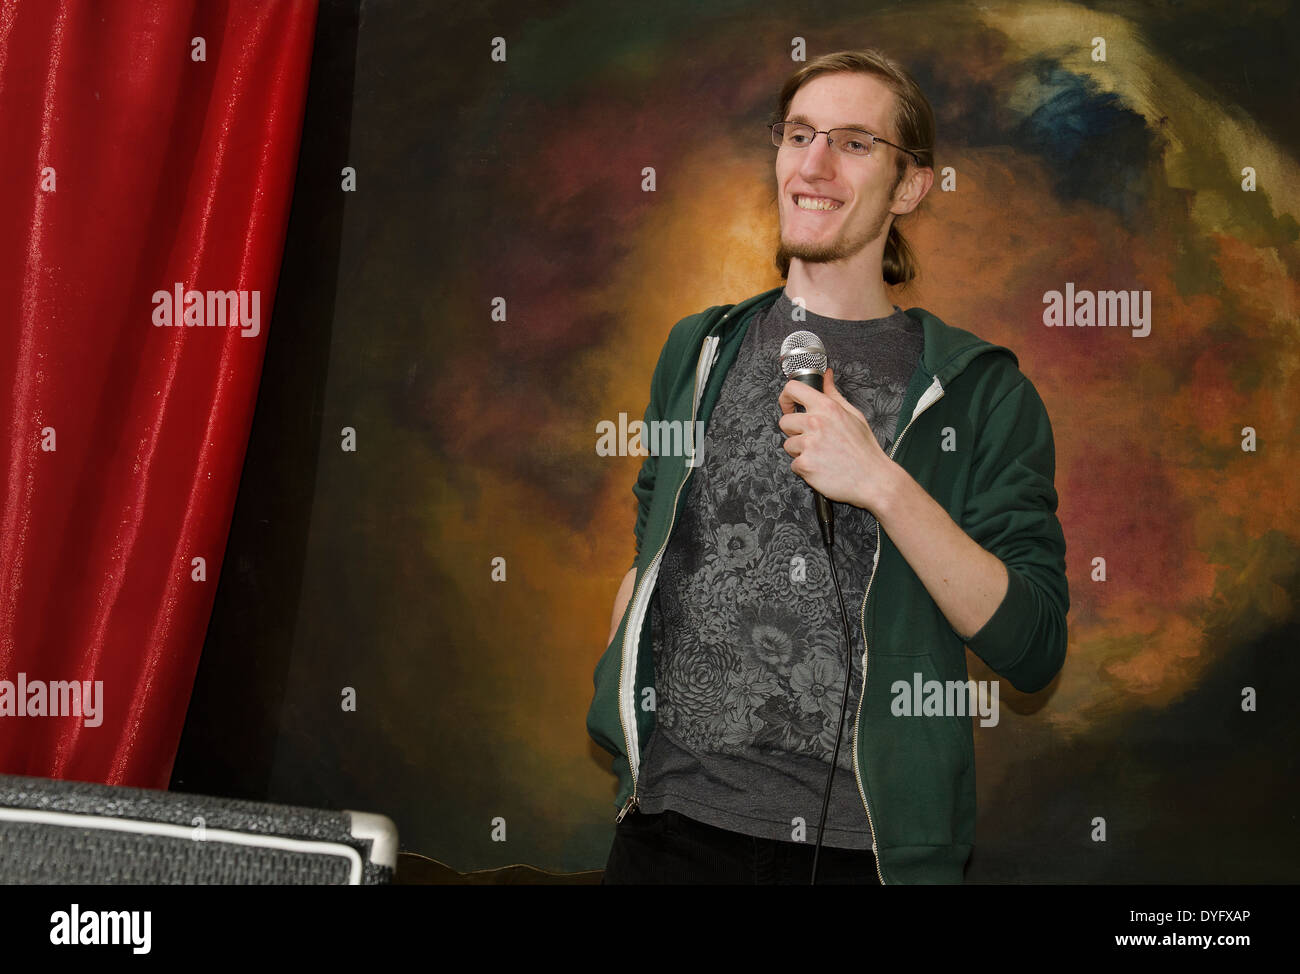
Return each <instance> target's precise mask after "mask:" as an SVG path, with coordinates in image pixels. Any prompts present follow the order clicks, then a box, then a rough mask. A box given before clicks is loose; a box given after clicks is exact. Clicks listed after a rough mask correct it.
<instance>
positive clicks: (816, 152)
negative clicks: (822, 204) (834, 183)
mask: <svg viewBox="0 0 1300 974" xmlns="http://www.w3.org/2000/svg"><path fill="white" fill-rule="evenodd" d="M834 154H835V150H834V149H833V148H832V147H831V137H830V136H829V135H827V134H826V133H825V132H819V133H817V134H816V135H814V136H813V137H812V141H811V142H809V143H808V145H806V146H804V147H803V148H802V149H800V150H799V175H800V176H803V177H804V178H805V179H808V178H811V177H815V176H820V177H821V178H826V174H827V173H830V172H831V171H832V170H833V168H834V167H833V166H832V165H831V158H832V156H834Z"/></svg>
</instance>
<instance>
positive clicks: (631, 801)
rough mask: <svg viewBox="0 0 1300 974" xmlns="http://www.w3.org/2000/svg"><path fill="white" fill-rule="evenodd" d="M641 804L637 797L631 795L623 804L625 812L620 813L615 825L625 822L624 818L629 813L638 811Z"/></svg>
mask: <svg viewBox="0 0 1300 974" xmlns="http://www.w3.org/2000/svg"><path fill="white" fill-rule="evenodd" d="M640 804H641V800H640V799H639V798H637V797H636V795H629V796H628V799H627V801H626V802H624V804H623V810H622V811H621V812H619V813H618V818H616V819H614V824H615V825H617V824H618V823H619V822H621V821H623V817H624V816H625V815H627V813H628V812H634V811H636V809H637V806H639V805H640Z"/></svg>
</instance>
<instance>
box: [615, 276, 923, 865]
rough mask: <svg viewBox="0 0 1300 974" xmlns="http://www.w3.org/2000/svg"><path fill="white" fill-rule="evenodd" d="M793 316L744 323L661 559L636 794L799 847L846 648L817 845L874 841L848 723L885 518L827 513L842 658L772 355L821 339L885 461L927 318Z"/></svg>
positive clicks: (809, 834) (812, 836) (655, 804)
mask: <svg viewBox="0 0 1300 974" xmlns="http://www.w3.org/2000/svg"><path fill="white" fill-rule="evenodd" d="M793 308H794V305H793V304H792V302H791V301H790V299H789V297H788V296H787V295H786V293H785V292H784V291H783V292H782V293H781V295H780V297H779V298H778V299H777V301H776V303H775V304H773V305H772V307H771V308H769V309H768V310H767V311H765V312H762V313H760V314H759V315H758V316H757V317H756V318H755V320H754V321H752V322H751V323H750V326H749V330H748V331H747V332H746V334H745V337H744V340H743V342H742V344H741V347H740V351H739V354H738V357H737V359H736V362H735V363H734V365H733V366H732V367H731V369H730V370H729V371H728V373H727V375H726V378H725V379H724V381H723V385H722V390H721V393H720V397H719V399H718V403H717V406H716V408H715V409H714V411H713V413H712V415H711V417H710V419H709V423H708V427H707V429H706V430H705V434H704V450H703V463H702V464H701V465H700V466H699V467H698V468H696V469H695V471H694V472H693V473H692V474H691V480H690V482H689V484H688V486H687V488H686V490H687V496H686V500H685V503H684V505H683V510H682V512H681V514H680V515H679V519H678V521H677V523H676V524H675V525H674V528H673V532H672V535H671V537H670V538H669V541H668V545H667V548H666V550H665V551H664V555H663V563H662V565H661V567H660V572H659V582H658V586H657V589H656V592H655V596H654V599H653V600H652V602H651V626H652V644H653V647H654V659H655V685H656V700H655V710H656V713H655V716H656V725H655V730H654V732H653V733H652V734H651V736H650V740H649V741H648V742H647V744H646V752H645V756H644V761H643V763H642V768H641V776H640V780H639V782H638V788H637V794H638V797H639V798H640V803H641V809H642V811H644V812H647V813H652V814H653V813H657V812H662V811H663V810H664V809H666V808H671V809H673V810H675V811H677V812H679V813H681V814H683V815H686V816H688V817H690V818H693V819H696V820H697V821H701V822H705V823H708V824H710V825H714V826H717V827H719V828H724V829H730V830H732V831H735V832H742V833H745V834H748V835H755V836H760V837H764V838H771V839H782V840H785V841H792V840H793V830H794V822H793V820H794V819H795V818H796V817H799V818H802V819H803V821H804V823H805V841H808V842H816V840H817V822H818V820H819V818H820V815H821V803H822V796H823V794H824V792H825V788H826V773H827V771H828V770H829V769H830V764H831V754H832V752H833V751H834V748H835V726H836V717H838V716H839V712H840V704H841V699H842V692H843V689H844V666H845V662H846V656H847V659H848V660H849V661H851V662H850V665H851V668H852V669H851V673H852V675H851V677H850V685H849V702H848V707H847V709H846V711H845V715H844V731H843V735H842V737H841V739H840V752H839V760H838V762H837V764H836V771H835V778H834V782H833V785H832V790H831V802H830V809H829V811H828V812H827V816H826V836H825V839H824V840H823V844H824V845H828V846H838V847H841V848H848V849H870V848H871V832H870V829H869V827H868V824H867V813H866V809H865V808H864V807H863V803H862V797H861V796H860V795H859V793H858V784H857V778H856V776H855V775H854V772H853V724H854V717H855V715H856V713H857V708H858V698H859V697H860V695H861V689H862V648H863V647H862V632H861V620H860V616H861V608H862V598H863V594H864V592H865V590H866V586H867V579H868V578H869V577H870V575H871V565H872V558H873V556H874V554H875V546H876V530H877V526H876V520H875V518H874V517H872V516H871V514H870V513H868V512H867V511H865V510H862V509H861V508H857V507H854V506H852V505H851V504H844V503H836V504H835V505H834V508H835V566H836V572H837V574H838V576H839V580H840V586H841V587H842V589H843V591H844V600H845V601H844V609H845V612H846V613H847V615H848V617H849V626H850V631H851V633H852V636H853V648H852V652H850V653H847V654H846V651H845V646H844V633H843V624H842V622H841V619H840V610H839V603H838V601H837V600H836V597H835V588H834V585H833V583H832V582H831V578H830V574H829V570H828V567H827V562H826V549H825V547H824V546H823V545H822V542H821V534H820V532H819V530H818V527H817V519H816V515H815V514H814V512H813V507H812V492H811V488H810V487H809V486H808V485H807V483H806V482H805V481H804V480H803V479H802V478H801V477H799V476H798V474H795V473H793V472H792V471H791V470H790V463H791V462H792V460H793V458H792V457H791V456H790V455H789V454H788V453H786V452H785V450H784V449H783V448H782V443H784V442H785V439H786V435H785V433H783V432H782V431H781V429H780V427H779V426H778V425H777V422H778V421H779V420H780V418H781V407H780V405H779V404H778V402H777V397H778V396H779V395H780V393H781V387H782V386H784V385H785V381H786V380H785V377H784V375H783V374H782V372H781V367H780V361H779V359H780V350H781V343H782V342H783V341H784V340H785V337H786V336H787V335H788V334H790V333H791V332H794V331H811V332H813V333H814V334H815V335H817V336H818V337H819V338H820V339H821V340H822V343H823V344H824V345H825V346H826V353H827V358H828V360H829V364H830V366H831V368H832V369H834V371H835V385H836V387H837V388H838V389H839V390H840V392H841V393H842V394H843V395H844V397H845V398H846V399H848V400H849V402H851V403H853V405H854V406H856V407H857V408H858V409H860V410H861V411H862V413H863V415H865V416H866V417H867V421H868V422H869V423H870V424H871V429H872V432H873V433H874V434H875V436H876V440H877V442H878V443H880V445H881V447H882V448H883V449H884V450H885V451H886V452H888V450H889V448H890V446H891V445H892V443H893V438H894V428H895V425H896V423H897V420H898V412H899V409H900V407H901V406H902V401H903V392H904V390H905V389H906V387H907V382H908V380H909V379H910V378H911V375H912V372H913V371H914V369H915V368H916V365H917V363H918V361H919V359H920V356H921V350H922V346H923V344H924V342H923V337H922V331H921V326H920V324H918V323H917V322H916V321H914V320H913V319H911V318H909V317H907V315H905V314H904V313H903V312H902V311H901V310H900V309H899V308H897V307H895V308H894V313H893V314H892V315H890V316H888V317H886V318H876V319H872V320H869V321H844V320H839V319H835V318H824V317H822V316H820V315H816V314H813V313H812V312H806V311H805V312H803V313H804V315H805V316H806V317H805V318H804V320H799V321H795V320H793V319H792V310H793ZM866 733H868V734H869V733H870V728H867V729H866Z"/></svg>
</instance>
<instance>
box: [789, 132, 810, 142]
mask: <svg viewBox="0 0 1300 974" xmlns="http://www.w3.org/2000/svg"><path fill="white" fill-rule="evenodd" d="M800 139H802V140H803V142H801V141H799V140H800ZM790 141H791V142H793V143H794V144H795V145H803V143H804V142H806V141H808V136H806V135H804V134H803V133H802V132H795V133H794V134H793V135H791V136H790Z"/></svg>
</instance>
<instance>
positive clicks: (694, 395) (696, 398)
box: [614, 311, 731, 823]
mask: <svg viewBox="0 0 1300 974" xmlns="http://www.w3.org/2000/svg"><path fill="white" fill-rule="evenodd" d="M730 313H731V312H729V311H728V312H726V313H725V314H723V316H722V318H723V320H725V319H726V317H727V315H729V314H730ZM710 337H712V336H706V337H705V339H704V343H703V344H702V345H701V346H700V357H699V358H698V359H696V362H695V386H694V388H693V389H692V392H691V425H690V427H689V433H690V436H691V442H692V444H693V446H694V449H695V450H697V451H698V450H700V449H702V448H703V446H704V444H703V443H695V442H694V438H695V412H696V409H697V408H698V407H699V404H700V399H701V396H700V373H701V371H703V366H704V356H705V355H706V354H716V351H717V343H716V342H710V340H709V339H710ZM710 370H712V366H710ZM705 381H706V382H707V378H706V380H705ZM692 459H694V456H692ZM696 466H698V464H696ZM694 469H695V466H691V465H689V464H688V465H687V467H686V475H685V476H684V477H682V480H681V483H679V484H678V485H677V493H675V494H674V495H673V508H672V516H671V517H670V518H669V519H668V531H667V533H666V534H665V535H664V541H663V544H661V545H660V546H659V550H658V551H657V552H655V556H654V558H652V559H651V560H650V565H648V566H647V567H646V570H645V573H644V574H643V575H642V576H641V585H640V586H639V587H638V588H637V589H636V591H635V592H634V593H633V597H632V602H631V603H630V604H631V605H636V604H637V600H638V599H639V598H640V596H641V592H642V590H643V589H644V587H645V579H646V577H648V576H649V575H650V569H651V568H652V567H654V566H655V565H657V563H658V561H659V559H660V558H662V557H663V553H664V550H665V549H666V548H667V547H668V539H669V538H670V537H672V533H673V524H674V523H675V522H676V520H677V500H678V498H679V497H681V495H682V488H683V487H685V486H686V481H688V480H690V478H691V471H692V470H694ZM646 613H647V616H648V614H649V609H648V608H647V610H646ZM629 621H631V618H630V617H629ZM644 626H645V618H643V619H642V621H641V625H640V626H638V627H637V634H636V635H637V643H638V644H639V643H640V641H641V630H642V629H643V628H644ZM630 638H631V633H630V632H628V631H627V630H624V631H623V654H622V666H623V669H622V670H620V671H619V690H620V693H621V692H622V685H623V672H624V671H625V670H626V667H627V647H628V640H629V639H630ZM632 683H633V687H632V693H633V703H632V705H633V708H635V707H636V674H635V672H634V673H633V674H632ZM633 719H635V709H634V711H633ZM618 720H619V723H620V724H622V725H623V750H624V751H625V752H626V753H627V768H628V771H630V772H631V774H632V794H630V795H629V796H628V798H627V801H625V802H624V803H623V807H622V809H620V810H619V813H618V815H617V816H616V817H615V818H614V822H615V823H618V822H621V821H623V819H624V817H625V816H626V815H627V813H628V812H630V811H635V810H636V809H637V807H638V806H639V805H640V804H641V800H640V799H639V798H637V795H636V789H637V783H638V781H639V780H640V775H639V774H637V769H636V767H635V763H634V762H633V760H632V738H631V735H629V734H628V731H627V721H626V720H625V719H624V718H623V701H622V699H621V698H620V700H619V706H618Z"/></svg>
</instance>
